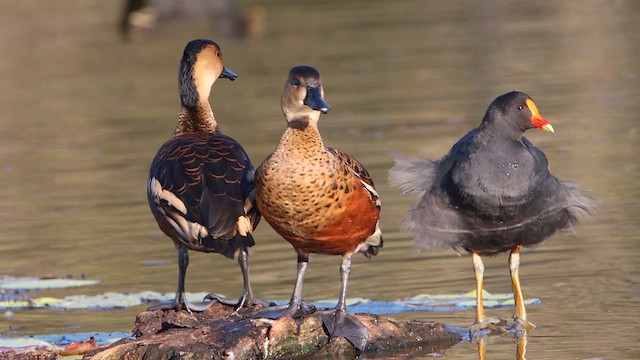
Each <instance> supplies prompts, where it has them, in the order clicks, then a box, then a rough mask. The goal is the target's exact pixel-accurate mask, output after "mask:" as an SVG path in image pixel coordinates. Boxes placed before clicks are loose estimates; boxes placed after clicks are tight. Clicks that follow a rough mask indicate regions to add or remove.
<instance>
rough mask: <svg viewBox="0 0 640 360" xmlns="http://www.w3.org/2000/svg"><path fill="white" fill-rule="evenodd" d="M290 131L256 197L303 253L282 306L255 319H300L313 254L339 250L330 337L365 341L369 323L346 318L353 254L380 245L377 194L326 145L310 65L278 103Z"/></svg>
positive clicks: (262, 171)
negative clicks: (290, 293)
mask: <svg viewBox="0 0 640 360" xmlns="http://www.w3.org/2000/svg"><path fill="white" fill-rule="evenodd" d="M281 106H282V111H283V113H284V115H285V118H286V120H287V128H286V130H285V132H284V134H283V135H282V138H281V139H280V142H279V144H278V146H277V147H276V149H275V150H274V152H273V153H272V154H271V155H270V156H269V157H268V158H267V159H266V160H265V161H264V162H263V163H262V165H260V166H259V167H258V169H257V170H256V179H255V187H256V202H257V205H258V209H259V210H260V212H261V214H262V216H263V217H264V218H265V220H267V222H268V223H269V224H271V226H272V227H273V228H274V229H275V230H276V231H277V232H278V233H279V234H280V235H281V236H282V237H283V238H285V240H287V241H288V242H289V243H291V245H293V247H294V249H295V250H296V252H297V254H298V277H297V281H296V286H295V289H294V293H293V296H292V298H291V301H290V302H289V304H288V305H287V306H286V307H284V308H279V309H265V310H263V311H259V312H257V313H256V314H255V315H254V316H255V317H269V318H278V317H280V316H285V315H290V316H301V315H304V314H307V313H310V312H313V311H314V310H313V309H312V308H311V307H310V306H309V305H306V304H304V303H303V302H302V283H303V280H304V273H305V271H306V268H307V263H308V256H309V254H327V255H341V256H342V264H341V277H342V286H341V291H340V297H339V301H338V304H337V306H336V308H335V309H334V310H332V311H330V312H329V313H324V314H322V318H323V321H324V322H325V324H326V325H327V329H329V333H330V335H331V336H332V337H335V336H344V337H345V338H347V339H348V340H349V341H351V342H352V343H353V344H354V345H355V346H356V347H358V348H360V349H362V348H364V346H365V345H366V342H367V338H368V334H367V330H366V328H365V327H364V326H363V325H362V324H361V323H359V321H358V320H356V319H355V318H353V317H351V316H348V315H346V303H345V296H346V286H347V281H348V277H349V272H350V269H351V256H352V255H353V254H354V253H356V252H361V253H363V254H364V255H365V256H367V257H370V256H372V255H376V254H377V253H378V249H379V248H380V247H382V234H381V231H380V228H379V226H378V222H379V218H380V199H379V197H378V194H377V192H376V190H375V188H374V185H373V181H372V180H371V177H370V175H369V173H368V172H367V170H366V169H365V168H364V167H363V166H362V164H361V163H360V162H358V160H356V159H355V158H353V157H351V156H349V155H348V154H346V153H343V152H341V151H339V150H336V149H332V148H327V147H325V146H324V143H323V141H322V137H321V136H320V132H319V131H318V120H319V118H320V113H327V112H328V111H329V110H331V107H330V106H329V104H327V102H326V101H325V100H324V93H323V88H322V82H321V81H320V74H319V73H318V71H317V70H316V69H314V68H312V67H308V66H298V67H294V68H293V69H291V71H290V73H289V78H288V79H287V81H286V83H285V87H284V90H283V93H282V100H281Z"/></svg>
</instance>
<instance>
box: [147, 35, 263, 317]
mask: <svg viewBox="0 0 640 360" xmlns="http://www.w3.org/2000/svg"><path fill="white" fill-rule="evenodd" d="M178 78H179V89H180V100H181V104H182V107H181V109H180V113H179V115H178V125H177V127H176V130H175V131H174V133H173V136H172V137H171V139H170V140H169V141H167V142H166V143H165V144H164V145H162V147H161V148H160V150H158V153H157V154H156V156H155V158H154V159H153V162H152V163H151V169H150V170H149V178H148V183H147V196H148V199H149V205H150V207H151V212H152V213H153V215H154V217H155V219H156V221H157V222H158V226H159V227H160V229H161V230H162V231H163V232H164V233H165V234H166V235H167V236H169V237H170V238H171V239H172V240H173V242H174V244H175V246H176V247H177V248H178V251H179V258H178V266H179V267H178V269H179V276H178V289H177V291H176V298H175V300H174V302H173V303H171V304H167V305H160V306H156V307H152V308H153V309H157V308H161V309H167V308H175V309H177V310H180V309H183V308H186V309H187V310H189V311H202V310H205V309H206V308H208V307H209V306H210V305H211V304H212V303H213V302H212V301H211V302H208V303H203V304H191V303H189V302H187V301H186V298H185V284H184V282H185V277H186V271H187V267H188V264H189V257H188V250H195V251H201V252H214V253H220V254H222V255H224V256H226V257H228V258H233V257H234V255H235V253H236V252H238V251H240V255H239V257H238V262H239V264H240V266H241V270H242V273H243V276H244V293H243V296H242V297H241V298H240V300H239V301H238V302H237V304H236V303H235V302H233V301H229V300H226V299H223V298H220V297H219V296H216V295H213V294H212V295H211V296H210V297H209V298H210V299H216V300H219V301H221V302H225V303H233V304H235V305H237V306H238V307H242V306H244V305H248V304H251V303H253V302H254V300H255V299H254V298H253V293H252V291H251V287H250V284H249V278H248V276H249V275H248V254H247V248H248V247H250V246H253V245H254V240H253V237H252V235H251V232H252V231H253V230H254V229H255V227H256V226H257V224H258V221H259V220H260V215H259V213H258V211H257V207H256V206H255V198H254V193H253V177H254V173H255V171H254V168H253V166H252V165H251V162H250V160H249V157H248V156H247V153H246V152H245V150H244V149H243V148H242V146H241V145H240V144H239V143H238V142H237V141H235V140H234V139H232V138H231V137H229V136H226V135H223V134H222V133H221V132H220V129H219V128H218V125H217V122H216V120H215V118H214V116H213V111H212V110H211V105H210V104H209V100H208V97H209V92H210V89H211V86H212V85H213V83H214V82H215V80H216V79H217V78H229V79H231V80H234V79H235V78H236V75H235V74H234V73H233V72H231V71H230V70H229V69H227V68H226V67H224V65H223V62H222V54H221V51H220V47H219V46H218V45H217V44H216V43H214V42H213V41H209V40H194V41H192V42H190V43H189V44H187V46H186V48H185V51H184V54H183V57H182V61H181V63H180V69H179V77H178Z"/></svg>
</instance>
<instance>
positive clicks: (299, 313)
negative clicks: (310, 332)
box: [247, 302, 316, 320]
mask: <svg viewBox="0 0 640 360" xmlns="http://www.w3.org/2000/svg"><path fill="white" fill-rule="evenodd" d="M314 312H316V307H315V306H314V305H313V304H309V303H304V302H303V303H301V304H299V305H298V304H292V303H289V304H287V305H280V306H269V307H266V308H263V309H260V310H257V311H254V312H253V313H251V314H248V315H247V317H249V318H251V319H259V318H266V319H273V320H275V319H279V318H281V317H285V316H289V317H292V318H294V319H295V318H299V317H303V316H305V315H309V314H313V313H314Z"/></svg>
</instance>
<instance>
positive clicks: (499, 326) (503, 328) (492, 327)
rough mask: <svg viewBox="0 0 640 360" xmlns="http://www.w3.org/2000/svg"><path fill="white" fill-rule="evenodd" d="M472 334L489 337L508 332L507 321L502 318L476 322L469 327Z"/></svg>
mask: <svg viewBox="0 0 640 360" xmlns="http://www.w3.org/2000/svg"><path fill="white" fill-rule="evenodd" d="M469 330H470V331H471V334H472V335H473V336H475V335H488V334H502V333H505V332H507V331H508V329H507V321H506V320H503V319H500V318H486V319H485V320H482V321H480V322H476V323H474V324H473V325H471V326H470V327H469Z"/></svg>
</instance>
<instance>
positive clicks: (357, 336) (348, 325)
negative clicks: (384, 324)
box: [320, 310, 369, 351]
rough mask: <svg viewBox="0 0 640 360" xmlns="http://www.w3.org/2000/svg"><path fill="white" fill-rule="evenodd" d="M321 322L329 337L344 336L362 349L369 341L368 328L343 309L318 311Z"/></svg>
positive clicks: (357, 347)
mask: <svg viewBox="0 0 640 360" xmlns="http://www.w3.org/2000/svg"><path fill="white" fill-rule="evenodd" d="M320 317H321V318H322V322H323V323H324V326H325V327H326V329H327V332H328V333H329V336H330V337H331V338H334V337H344V338H345V339H347V340H348V341H349V342H350V343H351V344H353V346H354V347H355V348H356V349H358V350H360V351H362V350H364V348H365V347H366V346H367V342H368V341H369V330H367V327H366V326H364V325H363V324H362V323H361V322H360V320H358V319H357V318H356V317H355V316H353V315H348V314H347V313H346V312H345V311H344V310H330V311H323V312H321V313H320Z"/></svg>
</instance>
